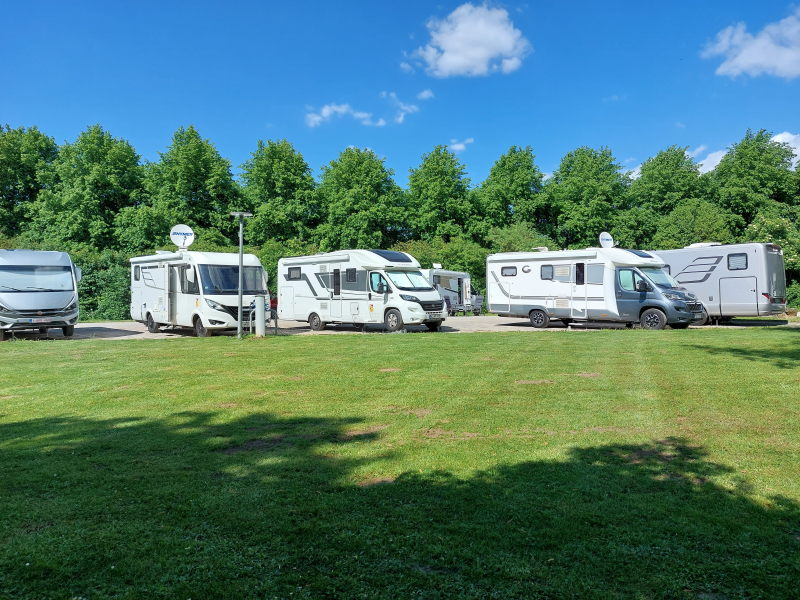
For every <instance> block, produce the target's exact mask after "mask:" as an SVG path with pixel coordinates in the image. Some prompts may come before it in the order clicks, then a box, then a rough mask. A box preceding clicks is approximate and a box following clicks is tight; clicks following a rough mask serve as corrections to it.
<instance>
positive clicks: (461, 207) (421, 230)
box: [407, 146, 476, 240]
mask: <svg viewBox="0 0 800 600" xmlns="http://www.w3.org/2000/svg"><path fill="white" fill-rule="evenodd" d="M407 195H408V205H409V211H410V214H411V215H412V218H413V220H414V222H415V227H414V229H415V234H416V237H419V238H421V239H432V238H434V237H443V238H444V239H446V240H447V239H450V238H453V237H457V236H459V235H463V234H464V233H466V232H469V231H470V230H471V225H472V223H473V218H474V217H475V212H476V211H475V207H474V205H473V202H472V198H471V196H470V193H469V179H468V178H467V176H466V168H465V167H464V165H463V164H461V162H460V161H459V160H458V158H457V157H456V155H455V154H454V153H453V152H451V151H450V150H448V149H447V146H436V147H435V148H434V149H433V151H431V152H429V153H428V154H424V155H423V156H422V163H421V164H420V166H419V167H417V168H416V169H411V171H410V175H409V178H408V194H407Z"/></svg>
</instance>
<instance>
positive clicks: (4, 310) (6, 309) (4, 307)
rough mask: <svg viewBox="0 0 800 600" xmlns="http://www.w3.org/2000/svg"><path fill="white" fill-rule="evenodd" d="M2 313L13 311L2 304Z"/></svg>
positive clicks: (0, 307)
mask: <svg viewBox="0 0 800 600" xmlns="http://www.w3.org/2000/svg"><path fill="white" fill-rule="evenodd" d="M0 312H11V309H10V308H8V307H7V306H3V305H2V304H0Z"/></svg>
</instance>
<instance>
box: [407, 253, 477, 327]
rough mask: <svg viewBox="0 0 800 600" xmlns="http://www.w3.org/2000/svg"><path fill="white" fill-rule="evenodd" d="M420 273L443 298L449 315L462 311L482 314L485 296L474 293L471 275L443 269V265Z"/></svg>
mask: <svg viewBox="0 0 800 600" xmlns="http://www.w3.org/2000/svg"><path fill="white" fill-rule="evenodd" d="M420 272H421V273H422V274H423V275H424V276H425V279H427V280H428V282H429V283H430V284H431V285H432V286H433V287H434V288H435V289H436V291H437V292H439V294H440V295H441V296H442V298H443V299H444V301H445V304H446V305H447V306H446V308H447V311H448V313H449V314H451V315H454V314H456V313H457V312H462V311H463V312H464V314H466V313H469V312H471V313H474V314H475V315H479V314H480V312H481V306H483V296H477V295H475V294H473V293H472V278H471V277H470V275H469V273H464V272H463V271H449V270H448V269H442V268H441V265H438V266H437V265H434V268H433V269H422V270H421V271H420Z"/></svg>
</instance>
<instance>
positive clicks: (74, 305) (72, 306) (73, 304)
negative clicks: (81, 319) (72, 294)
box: [64, 298, 78, 311]
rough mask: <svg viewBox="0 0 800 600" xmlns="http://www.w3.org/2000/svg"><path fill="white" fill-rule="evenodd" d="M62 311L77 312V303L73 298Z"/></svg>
mask: <svg viewBox="0 0 800 600" xmlns="http://www.w3.org/2000/svg"><path fill="white" fill-rule="evenodd" d="M64 310H65V311H66V310H78V301H77V300H76V299H75V298H73V299H72V302H70V303H69V305H68V306H65V307H64Z"/></svg>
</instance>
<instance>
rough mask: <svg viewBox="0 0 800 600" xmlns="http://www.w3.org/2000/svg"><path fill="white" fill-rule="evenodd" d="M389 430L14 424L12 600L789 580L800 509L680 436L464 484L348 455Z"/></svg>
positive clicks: (2, 517) (503, 469) (734, 590)
mask: <svg viewBox="0 0 800 600" xmlns="http://www.w3.org/2000/svg"><path fill="white" fill-rule="evenodd" d="M379 436H380V432H379V430H378V428H374V427H372V428H371V427H366V426H364V424H363V423H359V422H358V420H357V419H351V420H346V419H321V418H319V419H312V418H305V419H293V420H285V419H281V418H279V417H276V416H274V415H269V414H260V415H251V416H248V417H245V418H242V419H239V420H234V421H230V420H228V421H223V419H222V418H221V417H220V415H217V414H210V413H209V414H196V413H193V414H181V415H173V416H171V417H169V418H165V419H164V420H161V421H151V420H139V419H116V420H91V419H74V418H61V419H40V420H31V421H26V422H18V423H10V424H4V425H2V426H0V489H2V493H1V494H0V539H3V540H4V543H3V544H2V545H0V597H14V598H69V597H84V598H109V597H114V598H144V597H147V598H161V597H163V598H181V597H183V598H188V597H191V598H195V599H197V598H251V597H258V598H272V597H276V598H286V597H289V596H292V597H299V598H411V597H414V598H490V597H492V598H533V597H547V598H552V597H580V598H586V597H596V598H608V597H622V598H627V597H630V598H633V597H636V598H655V597H659V598H661V597H669V598H715V599H722V598H740V597H764V598H790V597H795V596H796V593H797V581H798V580H800V579H798V578H800V571H798V560H797V557H798V551H800V508H799V507H798V505H797V504H795V503H794V502H792V501H790V500H787V499H782V498H774V499H773V500H772V502H771V503H770V504H769V505H767V506H763V505H760V504H758V503H756V502H754V501H753V500H752V499H751V497H750V494H751V490H750V489H749V487H748V484H747V482H746V481H745V480H744V479H738V482H739V483H738V484H737V485H736V486H735V487H734V488H733V489H726V488H723V487H720V486H719V485H717V484H716V483H714V481H713V479H714V478H715V477H717V476H719V475H725V476H726V477H727V478H728V479H729V480H736V478H735V474H734V473H733V471H732V469H731V468H729V467H726V466H724V465H719V464H715V463H713V462H711V461H709V460H708V458H707V456H706V453H705V452H704V450H703V449H702V448H698V447H692V446H690V445H688V444H687V443H686V442H685V441H684V440H681V439H667V440H661V441H653V442H651V443H645V444H638V445H607V446H598V447H589V448H575V449H573V450H572V451H571V452H570V453H569V456H568V457H567V458H566V459H565V460H563V461H534V462H526V463H522V464H515V465H500V466H497V467H495V468H492V469H490V470H487V471H483V472H479V473H477V474H475V475H474V476H472V477H469V478H459V477H456V476H454V475H453V474H451V473H447V472H433V473H416V472H413V473H412V472H408V473H403V474H400V475H399V476H397V477H391V476H389V475H390V474H387V473H382V472H381V471H380V467H379V465H380V464H386V463H385V462H383V461H384V460H385V459H386V458H390V457H387V456H377V457H374V458H372V459H369V461H370V462H368V461H367V459H363V458H356V457H355V456H356V454H358V452H357V451H358V450H359V446H360V445H364V444H367V445H369V444H372V443H374V442H375V441H376V440H377V438H378V437H379ZM431 443H432V444H433V443H437V444H439V443H441V444H451V445H452V444H459V443H470V442H469V441H467V440H461V441H457V442H454V441H452V440H450V441H446V440H441V441H439V440H437V441H436V442H431ZM360 449H361V450H369V448H368V447H367V448H363V447H361V448H360ZM389 464H390V463H389ZM355 470H358V471H357V472H361V473H364V472H368V473H374V474H375V477H372V478H367V479H365V480H361V481H357V480H355V479H354V471H355Z"/></svg>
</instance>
